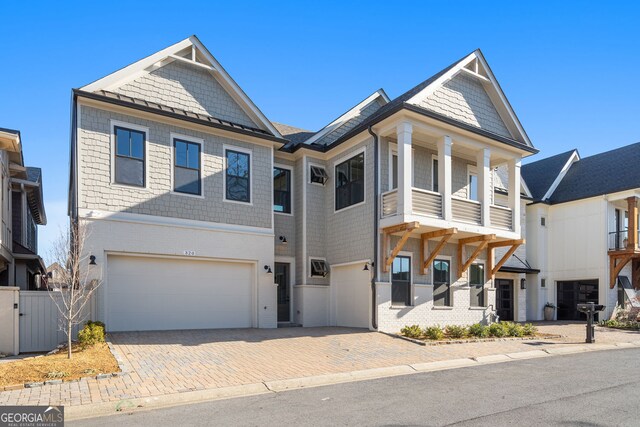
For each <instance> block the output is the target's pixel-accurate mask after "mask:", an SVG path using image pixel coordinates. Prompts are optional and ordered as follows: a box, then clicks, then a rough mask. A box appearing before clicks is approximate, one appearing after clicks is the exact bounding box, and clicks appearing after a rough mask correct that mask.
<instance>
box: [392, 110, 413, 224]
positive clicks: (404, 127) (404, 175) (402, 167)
mask: <svg viewBox="0 0 640 427" xmlns="http://www.w3.org/2000/svg"><path fill="white" fill-rule="evenodd" d="M396 132H397V136H398V214H399V215H410V214H411V212H412V210H413V208H412V192H411V182H412V180H411V177H412V176H413V159H412V158H411V156H412V155H413V153H412V150H411V134H412V133H413V126H412V125H411V123H409V122H402V123H400V124H399V125H398V127H397V128H396Z"/></svg>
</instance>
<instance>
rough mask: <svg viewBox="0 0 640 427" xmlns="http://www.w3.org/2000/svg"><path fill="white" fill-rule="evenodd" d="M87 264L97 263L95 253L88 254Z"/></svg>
mask: <svg viewBox="0 0 640 427" xmlns="http://www.w3.org/2000/svg"><path fill="white" fill-rule="evenodd" d="M89 265H97V264H96V256H95V255H89Z"/></svg>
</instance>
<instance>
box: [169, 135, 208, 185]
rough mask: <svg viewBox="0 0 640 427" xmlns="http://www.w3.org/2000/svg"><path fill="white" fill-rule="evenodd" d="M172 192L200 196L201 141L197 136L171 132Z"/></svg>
mask: <svg viewBox="0 0 640 427" xmlns="http://www.w3.org/2000/svg"><path fill="white" fill-rule="evenodd" d="M171 141H172V145H173V175H172V178H173V192H174V193H179V194H186V195H190V196H202V195H203V194H204V193H203V191H202V143H203V140H202V139H199V138H192V137H187V136H183V135H178V134H173V133H172V134H171Z"/></svg>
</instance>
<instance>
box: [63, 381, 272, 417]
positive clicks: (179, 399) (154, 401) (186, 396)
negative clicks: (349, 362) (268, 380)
mask: <svg viewBox="0 0 640 427" xmlns="http://www.w3.org/2000/svg"><path fill="white" fill-rule="evenodd" d="M265 393H272V392H271V391H269V389H268V388H267V387H266V386H265V385H264V384H263V383H252V384H245V385H240V386H231V387H221V388H211V389H206V390H195V391H189V392H184V393H172V394H165V395H161V396H150V397H137V398H133V399H122V400H119V401H113V402H103V403H92V404H89V405H79V406H65V408H64V415H65V421H73V420H82V419H87V418H96V417H103V416H107V415H115V414H117V413H119V412H120V413H131V412H134V411H136V412H137V411H144V410H151V409H160V408H170V407H172V406H180V405H185V404H191V403H199V402H208V401H213V400H222V399H231V398H234V397H246V396H255V395H258V394H265Z"/></svg>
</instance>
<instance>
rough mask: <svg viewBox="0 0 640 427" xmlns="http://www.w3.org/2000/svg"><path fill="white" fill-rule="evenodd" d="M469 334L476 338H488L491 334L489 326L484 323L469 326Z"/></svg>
mask: <svg viewBox="0 0 640 427" xmlns="http://www.w3.org/2000/svg"><path fill="white" fill-rule="evenodd" d="M469 335H471V336H473V337H476V338H486V337H488V336H489V328H488V327H487V326H486V325H483V324H482V323H474V324H473V325H471V326H469Z"/></svg>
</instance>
